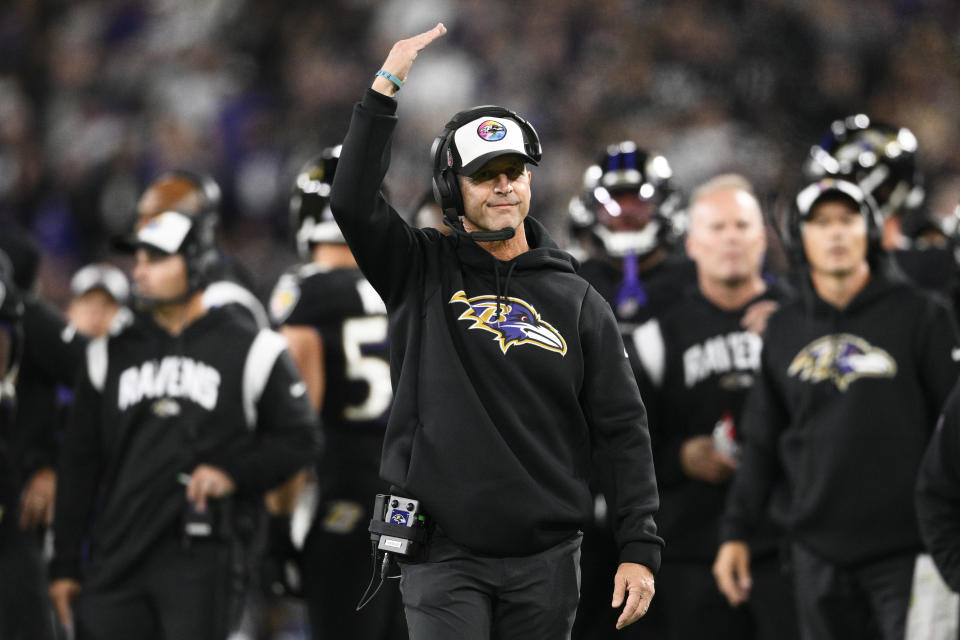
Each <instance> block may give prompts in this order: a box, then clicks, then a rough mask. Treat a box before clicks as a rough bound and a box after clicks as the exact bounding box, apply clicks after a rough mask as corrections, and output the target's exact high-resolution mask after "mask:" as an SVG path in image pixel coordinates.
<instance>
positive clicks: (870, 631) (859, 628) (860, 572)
mask: <svg viewBox="0 0 960 640" xmlns="http://www.w3.org/2000/svg"><path fill="white" fill-rule="evenodd" d="M915 561H916V554H913V553H910V554H900V555H896V556H891V557H889V558H884V559H882V560H876V561H873V562H870V563H866V564H863V565H859V566H857V567H855V568H842V567H838V566H836V565H833V564H830V563H829V562H826V561H825V560H823V559H821V558H819V557H817V556H816V555H814V554H813V553H811V552H810V551H808V550H807V549H805V548H803V547H801V546H800V545H797V544H795V545H794V546H793V571H794V586H795V590H796V598H797V615H798V616H799V618H800V624H801V629H802V637H803V638H804V640H874V639H879V638H882V639H883V640H902V639H903V636H904V633H905V630H906V622H907V607H908V605H909V603H910V588H911V585H912V582H913V565H914V563H915Z"/></svg>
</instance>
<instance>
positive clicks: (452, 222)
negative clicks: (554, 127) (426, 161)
mask: <svg viewBox="0 0 960 640" xmlns="http://www.w3.org/2000/svg"><path fill="white" fill-rule="evenodd" d="M486 116H489V117H490V118H506V119H510V120H513V121H514V122H516V123H517V124H518V125H519V126H520V131H521V133H522V135H523V148H524V152H525V153H526V155H527V156H529V158H530V159H532V161H533V163H534V164H536V163H538V162H540V158H541V157H542V155H543V152H542V150H541V147H540V137H539V136H538V135H537V132H536V130H535V129H534V128H533V125H531V124H530V123H529V122H527V121H526V120H524V119H523V118H521V117H520V116H519V115H517V113H516V112H515V111H511V110H510V109H506V108H504V107H498V106H496V105H482V106H478V107H473V108H472V109H466V110H464V111H460V112H459V113H457V114H456V115H454V116H453V118H451V119H450V122H448V123H447V124H446V125H445V126H444V128H443V133H441V134H440V135H439V136H437V138H436V139H435V140H434V141H433V145H432V147H431V155H432V157H433V195H434V197H435V198H436V200H437V202H438V203H439V204H440V208H441V209H443V217H444V222H445V223H446V224H447V226H449V227H450V228H451V229H454V230H459V231H461V232H462V228H461V227H462V225H461V223H460V216H461V215H464V210H463V194H462V193H461V192H460V183H459V181H458V179H457V172H458V171H459V170H460V169H461V168H462V167H463V162H462V158H461V156H460V152H459V150H458V149H457V145H456V142H455V140H454V134H455V133H456V132H457V130H458V129H460V127H462V126H463V125H465V124H467V123H468V122H471V121H472V120H476V119H477V118H480V117H486ZM511 232H512V229H511ZM487 233H493V234H498V233H500V232H499V231H493V232H487ZM470 235H471V237H474V239H481V238H478V237H477V236H476V235H475V234H470ZM512 235H513V234H512V233H511V234H510V237H512Z"/></svg>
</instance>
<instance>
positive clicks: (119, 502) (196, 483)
mask: <svg viewBox="0 0 960 640" xmlns="http://www.w3.org/2000/svg"><path fill="white" fill-rule="evenodd" d="M131 244H132V245H133V246H134V247H135V251H136V265H135V267H134V271H133V279H134V282H135V290H136V294H137V295H136V306H137V307H138V309H139V311H138V312H137V313H135V314H131V315H130V316H128V317H130V318H131V320H130V322H129V323H128V324H127V325H126V326H122V327H121V326H118V325H117V324H115V325H114V327H113V328H112V329H111V334H110V335H108V336H106V337H103V338H98V339H96V340H93V341H92V342H91V343H90V345H89V347H88V348H87V357H86V363H85V366H84V367H82V369H81V374H80V376H79V379H78V383H77V387H76V391H75V399H74V406H73V411H72V415H71V418H70V421H69V423H68V425H67V428H66V431H65V434H64V439H63V443H62V447H61V454H60V463H59V467H58V477H59V483H58V492H57V498H56V510H55V517H54V530H55V549H54V558H53V560H52V562H51V565H50V577H51V580H52V582H51V585H50V593H51V596H52V598H53V600H54V604H55V606H56V608H57V613H58V614H59V617H60V619H61V621H62V622H63V623H64V625H65V626H67V627H70V626H73V627H74V628H75V630H76V637H77V638H79V639H84V638H90V639H94V640H96V639H100V638H104V639H107V638H144V639H154V638H155V639H158V640H159V639H160V638H167V639H170V638H177V639H194V638H195V639H197V640H201V639H203V640H210V639H217V638H226V637H227V634H228V630H229V627H230V625H231V624H233V623H234V622H235V621H236V620H235V616H236V608H237V606H238V601H239V600H240V597H241V596H242V595H243V593H242V589H243V580H244V577H245V576H244V569H245V567H246V564H245V563H246V562H247V560H246V554H247V553H248V552H249V549H248V548H246V545H245V543H246V542H248V541H249V538H250V537H251V536H252V532H253V530H255V529H256V528H257V525H258V523H260V522H262V520H261V519H260V515H261V513H262V511H261V510H262V509H263V505H262V494H263V492H264V491H266V490H268V489H270V488H272V487H275V486H277V485H279V484H281V483H282V482H284V481H285V480H286V479H287V478H288V477H290V476H292V475H293V474H294V473H296V472H297V471H298V470H300V469H302V468H304V467H306V466H309V465H310V464H312V462H313V460H314V456H315V452H316V446H317V442H318V441H317V430H316V428H317V425H316V417H315V413H314V412H313V410H312V409H311V407H310V404H309V402H308V401H307V397H306V389H305V386H304V385H303V383H302V381H301V379H300V376H299V375H298V373H297V371H296V368H295V367H294V364H293V362H292V360H291V358H290V356H289V354H288V353H287V351H286V347H285V342H284V340H283V339H282V338H281V337H280V336H279V335H278V334H276V333H274V332H272V331H270V330H267V329H263V330H258V329H257V327H256V325H255V323H254V322H253V321H252V320H251V318H250V316H249V315H248V314H247V313H246V312H245V311H244V310H242V309H240V308H239V306H238V305H226V306H224V307H219V308H208V307H206V306H205V305H204V303H203V293H204V286H205V284H206V283H207V282H208V278H209V271H208V268H209V266H210V265H211V264H214V262H215V260H216V257H217V253H216V251H215V245H214V243H213V241H212V236H210V235H206V234H202V233H197V227H196V226H195V225H194V222H193V218H191V217H190V216H189V215H186V214H183V213H181V212H178V211H173V210H170V211H164V212H162V213H160V214H158V215H156V216H154V217H152V218H148V219H146V220H143V221H141V222H140V223H139V224H138V228H137V230H136V232H135V235H134V237H133V238H132V239H131ZM77 596H79V598H77ZM74 599H76V602H75V603H74V602H73V601H74ZM71 604H75V609H74V610H73V611H71ZM74 613H75V615H74Z"/></svg>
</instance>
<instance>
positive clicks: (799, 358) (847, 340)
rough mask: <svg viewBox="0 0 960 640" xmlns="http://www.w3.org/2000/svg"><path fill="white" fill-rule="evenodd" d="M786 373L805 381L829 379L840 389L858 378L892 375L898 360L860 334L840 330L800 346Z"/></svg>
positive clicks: (894, 373) (889, 376)
mask: <svg viewBox="0 0 960 640" xmlns="http://www.w3.org/2000/svg"><path fill="white" fill-rule="evenodd" d="M787 374H788V375H791V376H796V377H797V378H799V379H800V380H803V381H804V382H813V383H817V382H822V381H824V380H832V381H833V383H834V384H836V385H837V388H838V389H840V391H846V390H847V388H848V387H849V386H850V384H851V383H852V382H853V381H854V380H857V379H858V378H892V377H894V376H895V375H897V362H896V360H894V359H893V358H892V357H891V356H890V354H889V353H887V352H886V351H884V350H883V349H881V348H879V347H874V346H872V345H871V344H870V343H869V342H867V341H866V340H864V339H863V338H858V337H857V336H852V335H850V334H849V333H839V334H834V335H829V336H823V337H822V338H817V339H816V340H814V341H813V342H811V343H810V344H808V345H807V346H805V347H804V348H803V349H801V350H800V353H798V354H797V355H796V357H795V358H794V359H793V362H791V363H790V367H789V368H788V369H787Z"/></svg>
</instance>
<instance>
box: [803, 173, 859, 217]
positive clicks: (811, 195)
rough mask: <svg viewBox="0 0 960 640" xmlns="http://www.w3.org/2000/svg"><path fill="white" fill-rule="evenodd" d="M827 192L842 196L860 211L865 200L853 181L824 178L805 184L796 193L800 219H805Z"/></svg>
mask: <svg viewBox="0 0 960 640" xmlns="http://www.w3.org/2000/svg"><path fill="white" fill-rule="evenodd" d="M828 194H835V195H840V196H842V197H843V198H845V199H846V200H848V201H850V202H851V203H852V204H853V205H854V206H855V207H856V208H857V209H860V210H861V211H862V210H863V207H864V204H865V203H866V200H867V197H866V195H865V194H864V193H863V190H862V189H861V188H860V187H858V186H857V185H855V184H854V183H852V182H849V181H847V180H840V179H836V178H824V179H822V180H818V181H817V182H814V183H812V184H810V185H807V186H806V187H805V188H804V189H802V190H801V191H800V193H798V194H797V210H798V211H799V212H800V219H801V220H806V219H807V217H808V216H809V215H810V211H811V209H813V207H814V205H816V204H817V203H818V202H820V201H821V200H823V198H824V197H825V196H827V195H828Z"/></svg>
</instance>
